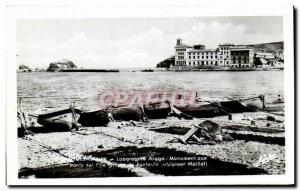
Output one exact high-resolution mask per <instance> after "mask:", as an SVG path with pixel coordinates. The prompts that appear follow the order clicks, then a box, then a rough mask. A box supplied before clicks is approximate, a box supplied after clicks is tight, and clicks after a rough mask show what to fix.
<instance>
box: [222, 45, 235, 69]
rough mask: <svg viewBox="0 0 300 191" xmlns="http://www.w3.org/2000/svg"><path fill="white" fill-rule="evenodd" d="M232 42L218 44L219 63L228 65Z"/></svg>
mask: <svg viewBox="0 0 300 191" xmlns="http://www.w3.org/2000/svg"><path fill="white" fill-rule="evenodd" d="M231 47H234V44H230V43H225V44H220V45H219V65H220V66H229V65H230V63H231V55H230V49H231Z"/></svg>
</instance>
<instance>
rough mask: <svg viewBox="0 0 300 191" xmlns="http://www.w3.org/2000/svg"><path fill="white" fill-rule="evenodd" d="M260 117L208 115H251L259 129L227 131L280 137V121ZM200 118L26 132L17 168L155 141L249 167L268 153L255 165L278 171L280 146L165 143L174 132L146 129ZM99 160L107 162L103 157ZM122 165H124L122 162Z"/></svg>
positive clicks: (282, 153)
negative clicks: (269, 130)
mask: <svg viewBox="0 0 300 191" xmlns="http://www.w3.org/2000/svg"><path fill="white" fill-rule="evenodd" d="M235 117H236V118H238V117H241V116H234V117H233V119H235ZM265 118H266V114H265V113H252V114H250V113H247V114H244V115H243V116H242V118H241V119H238V120H236V121H235V120H233V121H228V120H227V119H226V117H217V118H213V119H211V120H212V121H215V122H217V123H218V124H220V125H221V126H223V125H225V126H230V125H238V126H239V127H244V126H249V124H250V123H251V120H255V122H256V124H255V127H259V128H261V129H262V131H261V132H259V131H256V132H253V131H245V129H242V130H241V129H238V127H237V129H236V130H233V131H235V132H236V133H246V134H253V135H255V134H259V135H262V136H266V137H268V136H273V137H274V136H275V137H284V126H283V123H282V122H273V121H266V120H265ZM276 119H278V120H279V121H280V120H283V117H278V116H276ZM202 121H204V120H203V119H194V120H188V121H187V120H179V119H177V118H168V119H162V120H151V122H149V123H143V122H136V126H130V125H128V123H127V122H126V123H124V122H113V123H112V122H111V123H109V124H108V126H107V127H91V128H81V129H80V130H79V131H78V132H53V133H45V134H35V135H32V136H29V139H26V138H19V140H18V141H19V144H18V156H19V169H21V168H25V167H26V168H36V167H43V166H48V165H54V164H61V163H68V162H72V161H74V160H87V159H93V160H94V158H92V157H88V156H85V155H83V153H85V152H91V151H99V150H107V149H112V148H116V147H120V146H138V147H150V146H155V147H167V148H174V149H176V150H179V151H185V152H188V153H194V154H198V155H207V156H210V157H212V158H217V159H220V160H222V161H228V162H234V163H240V164H245V165H247V166H248V167H254V165H255V163H257V161H258V160H259V159H260V158H261V157H266V156H270V155H272V159H271V160H269V161H266V162H264V163H263V164H259V165H258V167H259V168H262V169H264V170H266V171H267V172H268V173H269V174H284V172H285V146H280V145H278V144H265V143H261V142H254V141H245V140H234V141H231V142H225V141H224V142H221V143H219V144H216V145H197V144H181V143H168V142H169V141H170V140H172V139H173V138H174V137H175V136H179V135H172V134H168V133H158V132H154V131H150V130H149V129H153V128H161V127H170V126H179V127H191V126H192V125H193V124H199V123H201V122H202ZM267 123H269V125H267ZM264 129H271V130H272V129H277V130H279V132H275V133H270V132H268V133H266V132H265V131H264ZM229 131H232V130H229ZM225 132H226V130H225ZM40 143H42V144H45V146H46V145H47V146H51V148H54V149H57V151H58V152H53V151H52V150H51V149H49V148H45V147H44V146H41V144H40ZM47 146H46V147H47ZM59 153H60V154H59ZM95 160H99V159H95ZM102 162H107V163H109V161H102ZM125 168H130V167H128V166H127V167H126V166H125ZM132 170H133V171H135V172H137V173H138V174H139V175H142V176H152V175H153V174H152V173H149V172H148V171H147V170H145V169H143V168H135V169H132Z"/></svg>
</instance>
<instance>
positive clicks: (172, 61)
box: [156, 56, 175, 68]
mask: <svg viewBox="0 0 300 191" xmlns="http://www.w3.org/2000/svg"><path fill="white" fill-rule="evenodd" d="M171 65H175V56H171V57H169V58H167V59H165V60H163V61H161V62H160V63H158V64H157V65H156V67H157V68H170V66H171Z"/></svg>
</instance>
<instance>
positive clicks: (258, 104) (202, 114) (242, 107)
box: [174, 96, 265, 118]
mask: <svg viewBox="0 0 300 191" xmlns="http://www.w3.org/2000/svg"><path fill="white" fill-rule="evenodd" d="M196 100H198V103H195V104H187V105H174V107H175V108H177V109H178V110H179V111H181V112H182V113H185V114H187V115H190V116H193V117H196V118H211V117H216V116H222V115H228V114H230V113H243V112H255V111H261V110H264V108H265V106H264V102H263V99H262V97H260V96H258V97H253V98H248V99H243V100H228V101H219V102H213V101H201V100H200V99H196Z"/></svg>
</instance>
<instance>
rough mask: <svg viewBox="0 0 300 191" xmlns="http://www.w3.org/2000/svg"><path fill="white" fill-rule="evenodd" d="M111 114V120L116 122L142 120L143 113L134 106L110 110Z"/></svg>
mask: <svg viewBox="0 0 300 191" xmlns="http://www.w3.org/2000/svg"><path fill="white" fill-rule="evenodd" d="M111 114H112V117H113V119H114V120H117V121H130V120H133V121H139V120H141V119H143V112H142V110H141V108H140V107H135V106H125V107H117V108H113V109H112V110H111Z"/></svg>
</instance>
